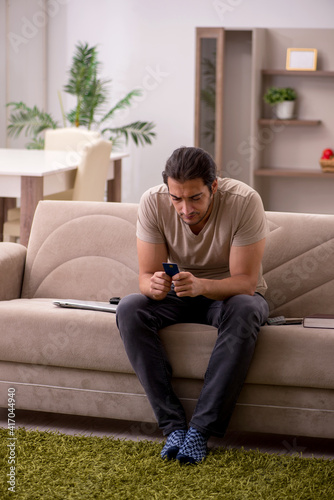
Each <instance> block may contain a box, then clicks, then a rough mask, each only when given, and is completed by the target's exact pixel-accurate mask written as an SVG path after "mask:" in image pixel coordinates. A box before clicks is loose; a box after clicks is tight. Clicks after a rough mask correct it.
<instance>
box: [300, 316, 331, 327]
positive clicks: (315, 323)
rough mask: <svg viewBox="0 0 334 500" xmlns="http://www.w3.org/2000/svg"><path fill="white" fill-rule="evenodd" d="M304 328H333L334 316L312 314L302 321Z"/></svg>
mask: <svg viewBox="0 0 334 500" xmlns="http://www.w3.org/2000/svg"><path fill="white" fill-rule="evenodd" d="M303 326H305V327H306V328H334V314H313V315H312V316H306V317H305V318H304V319H303Z"/></svg>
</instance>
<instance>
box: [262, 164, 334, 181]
mask: <svg viewBox="0 0 334 500" xmlns="http://www.w3.org/2000/svg"><path fill="white" fill-rule="evenodd" d="M254 175H255V176H257V177H320V178H326V179H330V180H333V179H334V172H322V170H321V169H320V167H319V170H315V169H314V170H302V169H292V168H291V169H290V168H259V169H257V170H255V171H254Z"/></svg>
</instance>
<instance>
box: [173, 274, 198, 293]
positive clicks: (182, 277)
mask: <svg viewBox="0 0 334 500" xmlns="http://www.w3.org/2000/svg"><path fill="white" fill-rule="evenodd" d="M172 279H173V283H174V291H175V293H176V295H177V296H178V297H197V296H198V295H202V286H201V282H202V280H201V279H199V278H196V277H195V276H194V275H193V274H191V273H187V272H181V273H178V274H175V275H174V276H173V278H172Z"/></svg>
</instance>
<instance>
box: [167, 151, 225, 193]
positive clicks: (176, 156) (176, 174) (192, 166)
mask: <svg viewBox="0 0 334 500" xmlns="http://www.w3.org/2000/svg"><path fill="white" fill-rule="evenodd" d="M162 177H163V180H164V183H165V184H167V186H168V182H167V181H168V177H171V178H172V179H174V180H176V181H178V182H185V181H190V180H192V179H198V178H200V179H202V180H203V182H204V184H205V185H206V186H208V188H209V190H210V192H211V186H212V183H213V182H214V180H215V179H216V178H217V166H216V164H215V161H214V159H213V158H212V156H211V155H210V154H209V153H207V152H206V151H204V149H201V148H194V147H181V148H179V149H176V150H175V151H174V152H173V153H172V155H171V156H170V157H169V158H168V160H167V162H166V167H165V170H164V171H163V172H162Z"/></svg>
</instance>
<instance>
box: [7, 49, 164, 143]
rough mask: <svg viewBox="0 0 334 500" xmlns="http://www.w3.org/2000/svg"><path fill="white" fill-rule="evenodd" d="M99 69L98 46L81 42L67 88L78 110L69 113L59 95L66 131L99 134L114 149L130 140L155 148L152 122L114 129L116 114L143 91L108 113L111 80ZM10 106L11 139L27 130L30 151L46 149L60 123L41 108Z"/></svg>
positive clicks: (134, 94) (12, 104) (127, 98)
mask: <svg viewBox="0 0 334 500" xmlns="http://www.w3.org/2000/svg"><path fill="white" fill-rule="evenodd" d="M99 67H100V62H99V61H98V53H97V49H96V46H93V47H89V46H88V44H87V43H81V42H79V43H78V44H77V45H76V52H75V54H74V56H73V61H72V66H71V68H70V70H69V80H68V82H67V84H66V85H65V86H64V91H65V92H66V93H68V94H71V95H74V96H75V97H76V106H75V107H74V109H72V110H70V111H69V112H68V113H65V111H64V109H63V105H62V99H61V96H60V93H59V101H60V107H61V112H62V117H63V125H61V126H64V127H66V126H68V124H70V125H72V126H74V127H80V126H81V127H86V128H87V129H95V130H99V131H100V133H101V135H102V136H104V137H105V138H106V139H109V140H111V141H112V143H113V147H115V146H116V147H117V145H119V143H120V142H121V141H120V139H125V142H126V143H127V141H128V139H129V138H131V139H132V140H133V141H134V143H135V144H136V145H139V144H141V145H144V144H152V139H153V138H154V137H155V132H153V129H154V127H155V125H154V123H152V122H146V121H145V122H142V121H135V122H132V123H129V124H128V125H122V126H120V127H112V126H111V125H110V121H111V120H112V118H114V115H115V114H116V112H117V111H119V110H122V109H125V108H128V107H130V106H131V104H132V100H133V98H134V97H136V96H140V95H141V91H140V90H138V89H135V90H132V91H131V92H129V93H128V94H127V95H125V96H124V97H123V99H121V100H120V101H118V102H117V103H115V104H114V105H113V106H112V107H111V108H109V109H106V106H107V103H108V102H109V89H108V84H109V83H110V80H103V79H101V78H100V77H99V75H98V70H99ZM7 106H10V107H12V112H11V114H10V116H9V125H8V127H7V131H8V135H9V136H13V137H18V136H19V135H20V133H21V132H22V131H23V130H25V135H26V136H29V137H30V142H29V144H27V148H28V149H43V148H44V138H43V131H44V130H45V129H47V128H58V127H59V124H58V122H57V121H55V120H54V119H53V117H52V116H51V115H50V114H49V113H46V112H45V111H42V110H40V109H38V108H37V106H34V107H33V108H30V107H28V106H27V105H26V104H24V103H23V102H10V103H8V104H7ZM109 106H110V105H109Z"/></svg>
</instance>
